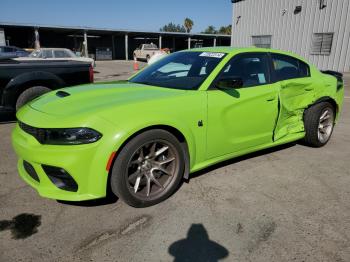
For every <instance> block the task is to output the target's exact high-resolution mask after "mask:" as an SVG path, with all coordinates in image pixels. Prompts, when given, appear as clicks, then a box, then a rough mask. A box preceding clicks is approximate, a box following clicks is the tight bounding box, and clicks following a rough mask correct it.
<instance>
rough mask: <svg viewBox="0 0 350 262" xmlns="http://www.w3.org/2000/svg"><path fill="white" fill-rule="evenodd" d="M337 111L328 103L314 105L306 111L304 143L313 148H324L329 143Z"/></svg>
mask: <svg viewBox="0 0 350 262" xmlns="http://www.w3.org/2000/svg"><path fill="white" fill-rule="evenodd" d="M334 119H335V111H334V107H333V106H332V105H331V104H330V103H328V102H321V103H318V104H315V105H313V106H312V107H310V108H308V109H307V110H306V111H305V115H304V126H305V133H306V134H305V138H304V141H305V142H306V143H307V144H308V145H310V146H313V147H322V146H324V145H325V144H327V142H328V141H329V139H330V137H331V135H332V132H333V127H334Z"/></svg>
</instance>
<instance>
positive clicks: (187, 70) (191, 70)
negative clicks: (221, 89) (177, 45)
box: [129, 51, 225, 90]
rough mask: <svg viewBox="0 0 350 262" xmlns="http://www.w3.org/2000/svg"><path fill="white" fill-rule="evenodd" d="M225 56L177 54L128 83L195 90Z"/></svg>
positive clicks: (165, 58)
mask: <svg viewBox="0 0 350 262" xmlns="http://www.w3.org/2000/svg"><path fill="white" fill-rule="evenodd" d="M224 56H225V54H224V53H215V52H192V51H191V52H178V53H174V54H171V55H168V56H166V57H164V58H163V59H161V60H160V61H158V62H157V63H154V64H152V65H150V66H148V67H147V68H145V69H144V70H143V71H142V72H140V73H139V74H137V75H135V76H134V77H133V78H132V79H130V80H129V81H130V82H133V83H140V84H146V85H152V86H158V87H167V88H175V89H184V90H194V89H197V88H198V87H199V86H200V85H201V84H202V83H203V82H204V80H205V79H206V78H207V77H208V76H209V74H210V73H211V72H212V71H213V70H214V69H215V67H216V66H217V65H218V64H219V63H220V61H221V60H222V59H223V57H224Z"/></svg>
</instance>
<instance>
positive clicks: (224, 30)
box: [218, 25, 232, 35]
mask: <svg viewBox="0 0 350 262" xmlns="http://www.w3.org/2000/svg"><path fill="white" fill-rule="evenodd" d="M231 29H232V25H228V26H222V27H220V29H219V31H218V33H219V34H222V35H230V34H231Z"/></svg>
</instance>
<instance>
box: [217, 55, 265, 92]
mask: <svg viewBox="0 0 350 262" xmlns="http://www.w3.org/2000/svg"><path fill="white" fill-rule="evenodd" d="M220 80H239V81H241V83H242V84H243V85H242V87H251V86H258V85H265V84H268V83H269V82H270V77H269V68H268V57H267V55H266V54H264V53H247V54H242V55H238V56H236V57H233V58H232V59H231V61H230V62H228V63H227V65H226V66H225V67H224V69H223V71H222V73H221V75H220V77H219V81H220Z"/></svg>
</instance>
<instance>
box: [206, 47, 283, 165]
mask: <svg viewBox="0 0 350 262" xmlns="http://www.w3.org/2000/svg"><path fill="white" fill-rule="evenodd" d="M230 79H236V80H237V79H239V80H240V83H241V86H237V87H235V88H232V87H231V88H230V87H225V86H222V85H221V86H220V83H225V82H227V81H228V80H230ZM218 86H220V87H218ZM278 91H279V85H278V84H274V83H271V81H270V63H269V57H268V55H267V54H266V53H244V54H239V55H236V56H234V57H233V58H232V59H231V61H230V62H228V64H227V65H226V66H225V67H224V69H223V71H222V72H221V73H220V74H219V76H218V77H217V79H216V80H215V81H214V83H213V85H212V87H211V88H209V90H208V91H207V96H208V127H207V159H211V158H215V157H220V156H223V155H226V154H230V153H234V152H237V151H242V150H245V149H249V148H252V147H255V146H259V145H263V144H267V143H271V142H272V139H273V130H274V127H275V124H276V120H277V117H278Z"/></svg>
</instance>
